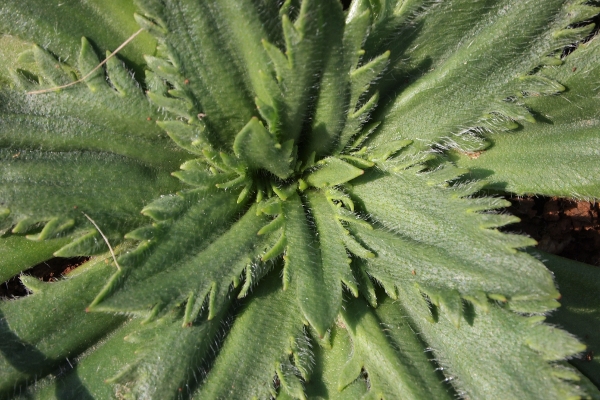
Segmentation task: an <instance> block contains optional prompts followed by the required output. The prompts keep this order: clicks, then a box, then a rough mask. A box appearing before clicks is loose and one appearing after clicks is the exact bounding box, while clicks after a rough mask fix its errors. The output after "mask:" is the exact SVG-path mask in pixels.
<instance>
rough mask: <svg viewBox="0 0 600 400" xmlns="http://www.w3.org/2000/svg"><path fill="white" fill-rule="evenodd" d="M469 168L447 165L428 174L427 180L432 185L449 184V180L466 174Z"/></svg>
mask: <svg viewBox="0 0 600 400" xmlns="http://www.w3.org/2000/svg"><path fill="white" fill-rule="evenodd" d="M467 172H469V170H467V169H465V168H457V167H454V166H452V165H446V166H444V167H443V168H438V169H436V170H435V171H432V172H429V173H427V174H426V179H425V182H426V183H427V184H428V185H430V186H438V185H442V186H448V182H450V181H452V180H454V179H457V178H459V177H460V176H462V175H464V174H466V173H467Z"/></svg>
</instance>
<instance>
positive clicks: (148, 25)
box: [133, 13, 168, 39]
mask: <svg viewBox="0 0 600 400" xmlns="http://www.w3.org/2000/svg"><path fill="white" fill-rule="evenodd" d="M133 17H134V18H135V21H136V22H137V23H138V25H139V26H141V27H142V28H144V30H145V31H146V32H148V33H149V34H151V35H152V36H154V37H156V38H157V39H164V38H165V36H166V35H167V33H168V30H167V29H166V24H165V23H164V21H162V20H161V19H160V18H159V17H158V16H152V17H151V18H152V19H153V20H154V21H152V20H150V18H146V17H145V16H142V15H140V14H138V13H134V14H133ZM155 21H156V22H155Z"/></svg>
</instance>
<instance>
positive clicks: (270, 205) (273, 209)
mask: <svg viewBox="0 0 600 400" xmlns="http://www.w3.org/2000/svg"><path fill="white" fill-rule="evenodd" d="M258 211H259V212H260V213H261V214H267V215H278V214H281V213H282V212H283V209H282V206H281V200H280V199H279V197H272V198H270V199H269V200H266V201H264V202H262V204H259V206H258Z"/></svg>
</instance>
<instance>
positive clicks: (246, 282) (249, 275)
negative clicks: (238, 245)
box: [237, 265, 254, 299]
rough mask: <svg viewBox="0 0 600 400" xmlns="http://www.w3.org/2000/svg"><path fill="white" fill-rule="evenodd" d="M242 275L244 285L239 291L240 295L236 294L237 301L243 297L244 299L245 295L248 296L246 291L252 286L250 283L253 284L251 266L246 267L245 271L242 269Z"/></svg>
mask: <svg viewBox="0 0 600 400" xmlns="http://www.w3.org/2000/svg"><path fill="white" fill-rule="evenodd" d="M244 274H245V278H244V285H243V286H242V288H241V289H240V293H239V294H238V297H237V298H238V299H243V298H244V297H246V295H247V294H248V291H249V290H250V287H251V286H252V283H253V282H254V279H253V276H252V266H251V265H248V266H247V267H246V269H244Z"/></svg>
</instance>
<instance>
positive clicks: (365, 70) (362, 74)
mask: <svg viewBox="0 0 600 400" xmlns="http://www.w3.org/2000/svg"><path fill="white" fill-rule="evenodd" d="M390 54H391V53H390V51H386V52H385V53H383V54H381V55H379V56H377V57H375V58H374V59H373V60H371V61H369V62H368V63H366V64H365V65H363V66H361V67H360V68H358V69H356V70H354V71H352V72H351V73H350V81H351V85H352V89H351V90H352V95H351V98H350V105H351V107H353V109H354V108H355V107H356V105H357V103H358V101H359V98H360V96H361V95H362V94H363V93H364V92H365V91H366V90H367V89H368V88H369V86H370V85H371V84H372V83H373V81H374V80H375V79H376V78H377V77H378V76H379V75H380V74H381V73H382V72H383V70H384V69H385V68H386V67H387V66H388V64H389V58H390Z"/></svg>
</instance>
